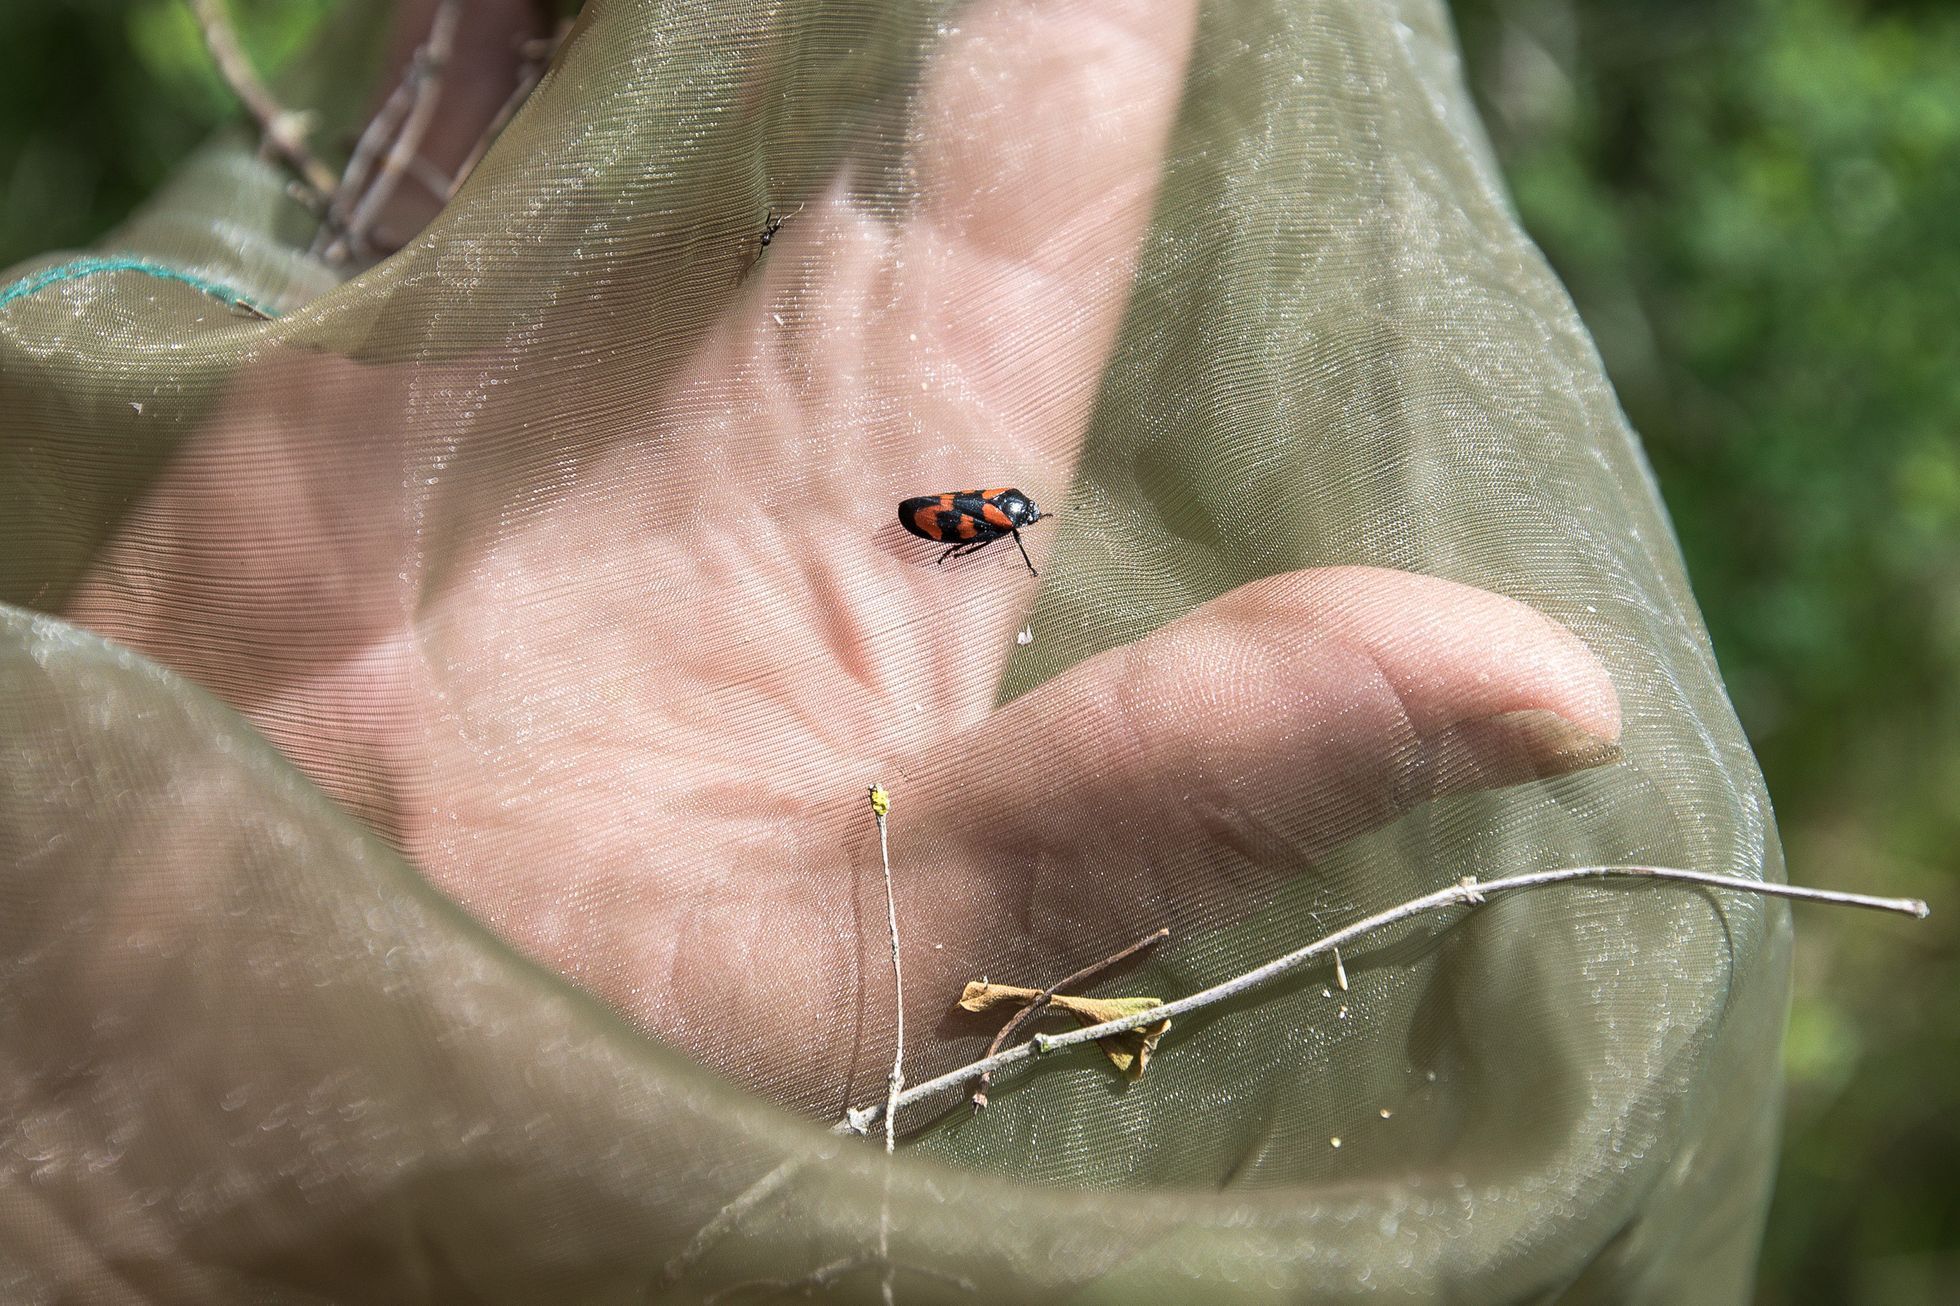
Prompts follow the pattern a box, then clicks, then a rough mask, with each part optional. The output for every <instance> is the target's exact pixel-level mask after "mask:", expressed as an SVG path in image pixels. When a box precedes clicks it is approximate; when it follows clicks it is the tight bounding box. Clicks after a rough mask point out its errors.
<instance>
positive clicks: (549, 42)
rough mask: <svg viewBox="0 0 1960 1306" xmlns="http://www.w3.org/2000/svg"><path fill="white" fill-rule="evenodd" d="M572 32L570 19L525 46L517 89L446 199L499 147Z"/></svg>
mask: <svg viewBox="0 0 1960 1306" xmlns="http://www.w3.org/2000/svg"><path fill="white" fill-rule="evenodd" d="M571 30H572V25H571V22H570V21H569V20H567V21H565V22H561V23H559V24H558V30H557V31H556V32H554V33H553V34H552V35H551V36H550V37H548V38H544V39H538V40H530V41H526V42H525V43H524V45H523V48H522V50H521V51H520V53H521V54H522V55H523V56H524V60H525V62H524V65H523V70H522V71H521V72H519V73H518V75H517V85H516V87H515V88H513V89H512V91H511V93H510V96H509V97H508V98H507V99H506V100H505V101H504V102H503V105H502V107H500V108H499V109H498V110H497V114H496V116H495V117H494V118H492V119H491V120H490V125H489V126H488V127H485V128H484V129H483V135H481V136H479V137H477V140H476V144H475V145H473V146H471V147H470V152H469V154H468V155H466V156H465V157H464V159H463V162H462V163H461V164H460V165H459V166H458V167H457V169H456V175H455V176H454V177H452V178H450V181H449V194H448V195H446V196H444V199H445V200H450V199H454V198H455V197H456V192H457V191H459V190H461V189H462V188H463V183H464V182H466V181H468V180H469V179H470V174H471V173H473V172H475V171H476V165H477V164H479V163H481V162H483V156H484V155H486V154H488V153H489V152H490V147H491V146H492V145H494V144H496V142H497V138H498V137H499V136H501V135H503V134H504V128H506V127H508V126H510V120H511V119H512V118H515V117H516V116H517V111H518V110H519V109H521V108H523V107H524V102H525V101H526V100H528V99H530V98H531V92H532V91H535V90H536V89H538V83H539V82H541V81H543V80H544V73H545V69H547V68H549V67H550V66H551V60H552V57H553V56H554V55H556V54H557V53H558V47H559V46H560V45H561V44H563V43H564V40H565V34H566V33H568V32H570V31H571Z"/></svg>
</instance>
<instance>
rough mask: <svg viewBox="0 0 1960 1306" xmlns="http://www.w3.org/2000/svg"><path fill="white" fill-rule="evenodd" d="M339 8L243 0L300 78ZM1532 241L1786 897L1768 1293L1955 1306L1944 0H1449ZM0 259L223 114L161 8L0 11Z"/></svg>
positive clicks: (104, 203) (1952, 154) (1952, 596)
mask: <svg viewBox="0 0 1960 1306" xmlns="http://www.w3.org/2000/svg"><path fill="white" fill-rule="evenodd" d="M335 3H336V0H232V3H231V6H230V7H231V9H232V11H233V13H234V14H235V15H236V18H237V23H238V26H239V29H240V34H241V37H242V39H243V41H244V42H245V44H246V46H247V48H248V49H249V50H250V51H251V53H252V55H253V57H254V59H255V61H256V63H257V65H258V67H259V68H261V69H262V70H265V71H266V73H267V75H268V79H269V80H271V81H273V82H274V83H275V84H276V82H277V74H278V70H279V69H280V67H281V66H282V65H283V64H284V63H285V62H286V60H288V59H289V58H290V57H291V56H292V54H293V53H294V52H295V51H297V50H298V49H299V48H300V47H301V46H302V45H303V44H304V43H305V42H306V40H307V39H308V38H309V37H310V36H311V35H312V34H313V33H314V32H315V31H316V30H317V29H318V27H319V25H320V22H321V19H322V18H323V16H325V15H326V14H328V13H330V12H331V11H332V10H333V8H334V6H335ZM1456 13H1457V19H1458V23H1459V26H1460V30H1461V33H1462V35H1463V38H1464V45H1465V53H1466V67H1467V71H1468V74H1469V76H1470V80H1471V83H1472V87H1473V90H1474V91H1475V93H1476V94H1477V97H1478V99H1479V102H1480V105H1481V107H1482V109H1483V111H1484V114H1485V119H1486V121H1487V123H1488V124H1489V126H1490V129H1491V134H1492V137H1493V139H1494V142H1495V144H1496V146H1497V148H1498V153H1499V156H1500V158H1501V159H1502V160H1503V163H1504V166H1505V168H1506V171H1507V174H1508V176H1509V178H1510V182H1511V185H1512V188H1513V191H1514V194H1515V195H1516V198H1517V202H1518V206H1519V209H1520V211H1521V213H1522V215H1523V218H1524V221H1525V224H1526V226H1527V227H1528V228H1529V229H1530V230H1531V232H1532V233H1533V234H1534V236H1536V238H1537V239H1538V240H1539V241H1540V243H1541V244H1542V245H1543V246H1544V248H1545V251H1546V253H1547V254H1548V256H1549V257H1550V258H1551V260H1552V262H1553V264H1554V265H1555V266H1556V267H1557V268H1558V270H1559V272H1560V274H1561V276H1563V277H1564V279H1565V281H1566V284H1567V285H1568V286H1570V287H1571V289H1572V292H1573V295H1574V298H1575V299H1576V300H1577V301H1578V304H1579V307H1580V310H1581V312H1582V313H1583V314H1584V316H1585V319H1586V321H1587V323H1588V325H1589V326H1590V327H1591V328H1592V330H1593V332H1594V334H1595V336H1596V338H1597V339H1598V342H1599V346H1600V350H1601V353H1602V354H1603V355H1604V357H1605V360H1606V364H1607V367H1608V369H1609V370H1610V371H1611V373H1612V376H1613V379H1614V382H1615V384H1616V385H1617V387H1618V389H1619V392H1620V395H1621V397H1622V401H1623V402H1624V404H1625V405H1626V408H1627V411H1628V413H1629V415H1630V416H1631V417H1632V418H1633V421H1634V424H1635V425H1636V426H1637V427H1638V428H1639V429H1640V431H1641V432H1642V434H1643V437H1644V438H1645V440H1646V443H1647V447H1648V451H1649V454H1650V456H1651V457H1652V460H1653V463H1654V466H1655V470H1656V472H1657V473H1658V475H1659V477H1660V481H1661V485H1662V488H1663V491H1664V492H1665V494H1666V496H1667V499H1668V503H1669V506H1670V508H1671V509H1672V511H1673V513H1674V518H1675V522H1676V525H1677V528H1678V530H1679V532H1680V535H1681V541H1682V546H1683V548H1684V550H1685V551H1686V553H1687V556H1688V564H1689V569H1690V572H1691V574H1692V575H1693V577H1694V580H1695V586H1696V590H1697V593H1698V594H1699V595H1700V597H1701V601H1702V603H1703V605H1704V609H1705V612H1706V616H1707V619H1708V624H1709V627H1710V630H1711V631H1712V633H1713V635H1714V639H1715V646H1716V651H1717V653H1718V655H1719V656H1720V658H1721V662H1722V666H1723V669H1724V672H1725V674H1726V675H1727V677H1728V679H1729V683H1730V686H1731V689H1732V691H1733V693H1734V695H1735V698H1736V702H1737V706H1738V708H1739V710H1740V711H1741V713H1742V716H1743V720H1744V722H1745V724H1746V725H1747V726H1748V727H1749V730H1750V734H1751V737H1752V738H1753V739H1754V741H1755V743H1756V745H1757V748H1758V750H1759V753H1760V755H1761V758H1762V762H1763V767H1764V770H1765V771H1766V773H1767V774H1768V777H1769V783H1770V790H1771V792H1772V794H1774V795H1775V797H1776V800H1777V804H1778V812H1779V816H1780V819H1781V821H1782V826H1783V832H1784V837H1785V841H1786V844H1787V846H1788V851H1789V857H1790V866H1791V871H1792V875H1793V877H1794V878H1796V879H1798V880H1799V881H1803V882H1809V883H1818V884H1827V885H1830V886H1834V887H1839V888H1854V889H1865V890H1869V891H1873V892H1880V893H1887V894H1914V895H1920V896H1923V897H1926V898H1928V899H1931V900H1932V901H1933V902H1934V903H1935V906H1936V909H1937V910H1936V914H1935V915H1934V916H1933V918H1932V919H1931V920H1930V921H1928V922H1926V923H1924V924H1920V925H1912V924H1909V923H1905V922H1896V921H1892V920H1889V919H1883V918H1876V917H1868V916H1864V915H1860V914H1855V913H1846V912H1837V911H1829V910H1823V909H1801V908H1800V909H1798V912H1797V933H1798V949H1797V963H1798V972H1797V997H1796V1003H1795V1007H1794V1010H1793V1012H1792V1016H1791V1024H1790V1034H1789V1040H1788V1046H1787V1059H1788V1065H1789V1072H1790V1101H1789V1124H1788V1137H1787V1143H1786V1147H1785V1153H1784V1157H1783V1164H1782V1170H1781V1174H1780V1176H1779V1180H1778V1186H1777V1192H1776V1200H1775V1205H1774V1207H1773V1209H1772V1212H1771V1216H1770V1228H1769V1233H1768V1237H1767V1240H1766V1246H1765V1251H1764V1260H1763V1270H1762V1281H1761V1287H1760V1292H1759V1299H1760V1301H1762V1302H1763V1303H1770V1304H1775V1306H1781V1304H1782V1303H1800V1302H1801V1303H1809V1302H1822V1301H1830V1302H1851V1303H1860V1304H1864V1303H1886V1304H1887V1306H1891V1304H1892V1303H1904V1302H1934V1301H1941V1302H1952V1301H1960V1181H1956V1178H1955V1176H1956V1174H1960V1093H1956V1091H1955V1089H1954V1084H1955V1082H1956V1080H1960V1002H1956V1001H1955V1000H1954V999H1955V998H1956V997H1960V892H1957V891H1960V851H1956V850H1960V361H1957V360H1956V354H1957V353H1960V348H1957V347H1960V330H1956V328H1955V322H1954V319H1955V317H1956V314H1960V238H1956V232H1960V219H1956V215H1960V7H1956V6H1953V5H1950V4H1947V3H1936V2H1934V0H1926V2H1925V3H1920V4H1912V3H1878V2H1877V0H1862V2H1861V0H1699V2H1695V0H1621V2H1620V3H1610V2H1609V0H1458V3H1457V4H1456ZM0 48H4V49H7V50H9V51H10V52H11V54H10V58H9V60H8V63H9V76H8V77H7V78H4V79H0V177H4V178H5V179H6V186H5V190H4V194H3V196H0V266H5V265H7V264H10V263H12V262H14V261H16V260H18V259H21V258H25V257H28V256H30V255H34V254H39V253H43V252H46V251H50V250H58V249H63V248H73V247H77V246H81V245H84V244H86V243H88V242H89V241H91V240H93V239H95V238H96V237H98V236H99V235H100V234H101V233H102V232H103V231H104V230H106V229H107V228H109V227H110V226H112V225H114V223H116V222H117V221H118V220H120V219H121V218H122V217H123V216H124V215H125V214H126V213H128V212H129V210H130V209H131V208H132V207H134V206H135V205H136V204H137V203H138V202H140V201H141V200H142V199H143V198H144V197H145V196H146V195H147V194H148V193H149V192H150V191H151V190H152V189H153V188H155V187H156V185H157V184H158V183H159V182H160V181H161V180H162V179H163V177H164V175H165V174H166V173H167V172H168V170H169V169H170V168H171V166H172V165H173V164H174V163H175V161H176V160H178V159H179V158H181V157H182V155H183V154H184V153H185V152H186V151H188V150H189V149H190V148H191V147H192V146H193V145H194V144H196V143H197V141H198V140H199V139H201V138H202V137H203V136H204V135H206V134H207V133H208V132H209V131H211V130H212V129H213V128H214V127H216V126H217V125H219V124H221V123H224V122H227V121H230V120H231V115H232V113H233V108H232V101H231V98H230V96H229V94H228V93H227V92H226V91H225V89H224V87H223V85H222V83H221V82H220V81H219V80H218V78H217V76H216V74H215V73H214V71H213V70H212V68H211V65H210V63H209V60H208V59H207V57H206V56H205V54H204V51H203V47H202V42H201V40H200V38H199V35H198V32H197V29H196V27H195V25H194V24H193V23H191V21H190V20H189V18H188V16H187V15H186V14H185V12H184V10H183V9H182V6H181V5H180V3H179V0H138V2H136V3H128V2H126V0H66V2H65V3H62V4H58V5H44V4H27V5H7V6H4V7H0Z"/></svg>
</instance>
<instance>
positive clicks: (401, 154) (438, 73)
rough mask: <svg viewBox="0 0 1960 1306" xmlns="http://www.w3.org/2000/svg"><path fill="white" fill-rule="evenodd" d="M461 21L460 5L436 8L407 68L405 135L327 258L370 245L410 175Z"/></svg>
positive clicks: (448, 0)
mask: <svg viewBox="0 0 1960 1306" xmlns="http://www.w3.org/2000/svg"><path fill="white" fill-rule="evenodd" d="M461 16H462V5H461V3H460V0H442V3H441V4H440V5H438V6H437V7H436V13H435V18H434V19H433V20H432V21H431V22H430V24H429V39H428V40H427V41H425V42H424V43H423V44H422V48H421V49H419V50H417V51H416V52H415V58H414V59H413V61H412V62H411V63H410V65H409V75H408V77H407V78H406V79H404V81H403V83H402V85H403V87H405V88H407V90H408V93H409V109H408V113H407V115H406V117H405V118H404V119H403V120H402V124H401V130H400V131H399V132H397V133H395V137H394V141H393V143H392V144H391V145H390V146H389V147H388V154H387V157H386V158H384V159H383V160H382V162H381V170H380V172H378V173H377V174H376V175H375V178H374V182H373V184H372V185H370V186H369V187H368V188H367V190H366V191H365V193H363V194H362V195H361V197H360V199H359V200H357V201H356V202H355V203H354V205H353V208H352V210H351V212H349V213H348V215H347V224H346V230H345V232H344V233H343V234H342V235H341V236H340V237H339V238H338V239H337V240H336V241H335V242H334V243H333V244H332V245H331V246H329V247H328V249H327V256H328V257H329V258H345V257H347V255H348V254H349V253H352V252H354V251H357V250H360V249H362V248H364V247H365V246H366V244H367V237H368V233H369V231H371V230H372V229H373V227H374V222H375V219H376V218H378V217H380V215H381V210H382V209H383V208H384V207H386V205H387V203H388V201H389V199H390V198H392V197H393V195H394V193H395V187H396V186H397V185H398V184H399V183H400V181H401V179H402V177H403V176H404V175H406V174H407V173H408V171H409V166H410V163H411V161H412V160H414V158H415V157H416V155H417V153H418V152H419V151H420V150H421V148H422V138H423V137H424V136H426V135H427V134H428V131H429V124H430V123H431V122H433V121H434V120H435V113H436V104H437V102H438V101H439V100H440V99H441V95H442V74H443V70H444V69H445V68H446V67H447V66H448V64H449V55H450V51H451V50H453V49H454V48H455V44H456V25H457V22H458V21H459V20H460V19H461ZM399 93H400V92H399V91H397V94H399ZM392 102H393V101H392V98H391V100H390V103H392ZM386 112H387V106H383V109H382V113H383V114H385V113H386ZM370 128H372V124H370ZM357 152H358V150H357ZM350 166H351V165H350Z"/></svg>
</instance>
